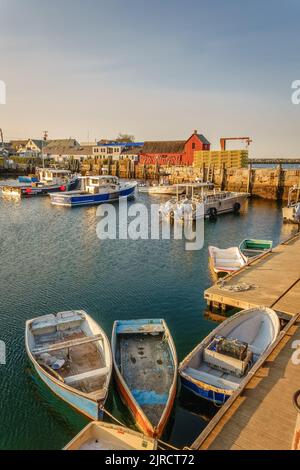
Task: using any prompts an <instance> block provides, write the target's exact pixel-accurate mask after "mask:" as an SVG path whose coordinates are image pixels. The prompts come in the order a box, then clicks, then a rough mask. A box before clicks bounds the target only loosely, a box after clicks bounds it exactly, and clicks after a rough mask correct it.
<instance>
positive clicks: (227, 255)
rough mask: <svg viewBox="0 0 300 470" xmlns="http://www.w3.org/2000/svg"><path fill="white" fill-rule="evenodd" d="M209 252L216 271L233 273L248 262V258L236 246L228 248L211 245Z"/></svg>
mask: <svg viewBox="0 0 300 470" xmlns="http://www.w3.org/2000/svg"><path fill="white" fill-rule="evenodd" d="M208 252H209V258H210V263H211V266H212V269H213V270H214V272H215V273H232V272H234V271H237V270H238V269H241V268H242V267H243V266H245V265H246V264H247V259H246V258H245V257H244V256H243V254H242V253H241V252H240V250H239V249H238V247H236V246H233V247H231V248H226V249H221V248H217V247H216V246H209V247H208Z"/></svg>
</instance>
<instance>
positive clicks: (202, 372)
mask: <svg viewBox="0 0 300 470" xmlns="http://www.w3.org/2000/svg"><path fill="white" fill-rule="evenodd" d="M279 331H280V323H279V319H278V316H277V315H276V313H275V312H274V311H273V310H271V309H270V308H267V307H259V308H251V309H248V310H242V311H241V312H238V313H236V314H235V315H233V316H232V317H230V318H228V319H227V320H225V321H224V322H223V323H221V324H220V325H219V326H218V327H217V328H215V329H214V330H213V331H212V332H211V333H210V334H209V335H208V336H207V337H206V338H205V339H204V340H203V341H202V342H201V343H200V344H199V345H198V346H196V348H195V349H194V350H193V351H192V352H191V353H190V354H189V355H188V356H187V357H186V358H185V359H184V360H183V361H182V362H181V364H180V365H179V374H180V376H181V383H182V385H183V386H184V387H186V388H187V389H189V390H190V391H191V392H193V393H194V394H195V395H197V396H199V397H201V398H205V399H206V400H209V401H212V402H213V403H215V404H217V405H222V404H223V403H224V402H225V401H226V400H227V399H228V398H229V397H230V396H231V395H232V394H233V393H234V392H235V390H237V389H238V388H239V386H240V384H241V382H242V380H243V379H244V378H245V377H246V376H247V374H249V373H251V368H252V367H253V365H254V364H255V363H256V362H257V361H258V359H259V358H260V357H261V356H262V354H263V353H264V352H265V351H266V349H267V348H268V347H269V346H270V345H271V344H272V343H273V342H274V341H275V340H276V338H277V336H278V334H279Z"/></svg>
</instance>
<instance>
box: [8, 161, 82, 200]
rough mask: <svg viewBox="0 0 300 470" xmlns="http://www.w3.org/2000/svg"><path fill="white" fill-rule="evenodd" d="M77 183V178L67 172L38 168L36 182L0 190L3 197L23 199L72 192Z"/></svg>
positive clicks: (9, 185)
mask: <svg viewBox="0 0 300 470" xmlns="http://www.w3.org/2000/svg"><path fill="white" fill-rule="evenodd" d="M78 183H79V179H78V176H76V175H72V173H71V172H70V171H68V170H58V169H56V168H40V169H37V181H31V182H30V184H15V183H13V184H7V185H3V186H1V189H2V194H3V195H4V196H13V197H21V198H23V197H32V196H46V195H48V194H50V193H53V192H55V193H57V192H58V191H59V192H64V191H70V190H74V189H76V188H77V186H78Z"/></svg>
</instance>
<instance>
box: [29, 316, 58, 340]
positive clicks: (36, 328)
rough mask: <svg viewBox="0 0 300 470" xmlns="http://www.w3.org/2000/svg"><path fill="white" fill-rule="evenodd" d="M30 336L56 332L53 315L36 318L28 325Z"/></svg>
mask: <svg viewBox="0 0 300 470" xmlns="http://www.w3.org/2000/svg"><path fill="white" fill-rule="evenodd" d="M30 329H31V332H32V334H34V335H39V334H47V333H54V332H55V331H56V319H55V316H54V315H45V316H44V317H40V318H36V319H35V320H34V321H33V322H32V323H31V325H30Z"/></svg>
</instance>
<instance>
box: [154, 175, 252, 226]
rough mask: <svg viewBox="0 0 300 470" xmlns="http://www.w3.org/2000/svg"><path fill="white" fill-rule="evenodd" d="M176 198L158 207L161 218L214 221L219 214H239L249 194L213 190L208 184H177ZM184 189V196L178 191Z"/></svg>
mask: <svg viewBox="0 0 300 470" xmlns="http://www.w3.org/2000/svg"><path fill="white" fill-rule="evenodd" d="M176 186H177V189H178V191H177V194H176V197H174V198H172V199H170V200H169V201H167V202H166V203H164V204H161V205H160V208H159V211H160V214H161V215H162V216H163V217H166V218H169V219H174V220H197V219H202V218H209V219H213V220H214V219H216V217H217V216H218V215H219V214H224V213H228V212H235V213H237V212H239V211H240V210H241V209H242V208H243V206H244V204H245V202H246V200H247V198H248V196H249V194H248V193H238V192H232V191H221V190H217V189H215V187H214V185H213V184H212V183H210V182H206V183H182V184H177V185H176ZM181 188H185V195H184V196H180V194H179V190H180V189H181Z"/></svg>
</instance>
